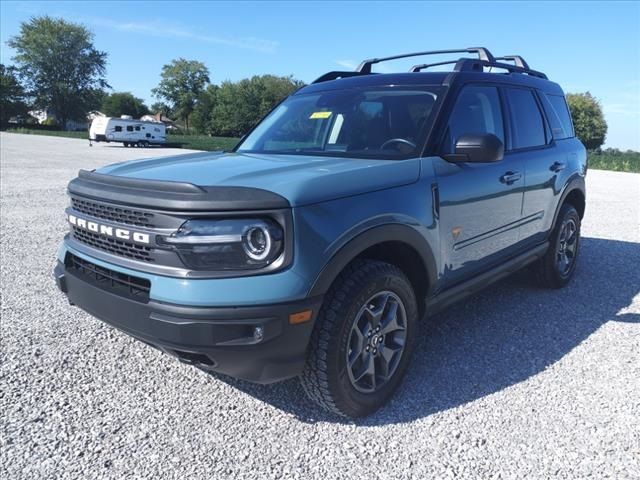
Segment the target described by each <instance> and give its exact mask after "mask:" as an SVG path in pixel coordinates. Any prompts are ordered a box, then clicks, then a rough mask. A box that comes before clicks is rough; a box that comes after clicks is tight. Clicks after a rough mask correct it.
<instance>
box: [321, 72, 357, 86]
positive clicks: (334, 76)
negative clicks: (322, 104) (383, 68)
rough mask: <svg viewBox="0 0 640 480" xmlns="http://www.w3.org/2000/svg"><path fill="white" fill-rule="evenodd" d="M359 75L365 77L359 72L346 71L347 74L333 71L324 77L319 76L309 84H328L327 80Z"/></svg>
mask: <svg viewBox="0 0 640 480" xmlns="http://www.w3.org/2000/svg"><path fill="white" fill-rule="evenodd" d="M360 75H366V73H360V72H354V71H348V72H340V71H333V72H327V73H325V74H324V75H321V76H320V77H318V78H316V79H315V80H314V81H313V82H311V83H321V82H328V81H329V80H336V79H338V78H347V77H357V76H360Z"/></svg>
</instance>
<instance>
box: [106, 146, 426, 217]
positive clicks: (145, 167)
mask: <svg viewBox="0 0 640 480" xmlns="http://www.w3.org/2000/svg"><path fill="white" fill-rule="evenodd" d="M97 172H98V173H102V174H107V175H116V176H121V177H128V178H136V179H145V180H162V181H173V182H187V183H192V184H194V185H198V186H201V187H215V186H224V187H249V188H258V189H262V190H268V191H271V192H274V193H277V194H279V195H281V196H282V197H284V198H286V199H287V200H288V201H289V203H290V204H291V206H293V207H296V206H302V205H308V204H312V203H318V202H323V201H326V200H332V199H336V198H341V197H347V196H352V195H358V194H361V193H367V192H371V191H375V190H382V189H386V188H392V187H396V186H400V185H406V184H409V183H413V182H415V181H417V179H418V177H419V174H420V164H419V162H418V161H415V160H400V161H398V160H370V159H359V158H338V157H326V156H308V155H264V154H245V153H211V152H203V153H194V154H187V155H179V156H172V157H163V158H151V159H147V160H134V161H130V162H124V163H119V164H114V165H110V166H107V167H103V168H101V169H99V170H97Z"/></svg>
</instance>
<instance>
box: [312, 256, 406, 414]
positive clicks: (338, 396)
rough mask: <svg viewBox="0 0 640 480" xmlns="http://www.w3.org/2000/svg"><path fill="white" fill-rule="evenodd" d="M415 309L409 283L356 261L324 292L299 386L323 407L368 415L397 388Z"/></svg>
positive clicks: (390, 270) (385, 267) (395, 272)
mask: <svg viewBox="0 0 640 480" xmlns="http://www.w3.org/2000/svg"><path fill="white" fill-rule="evenodd" d="M417 319H418V308H417V303H416V298H415V294H414V292H413V288H412V287H411V283H410V282H409V280H408V279H407V277H406V276H405V275H404V273H403V272H402V271H401V270H400V269H398V268H397V267H395V266H393V265H390V264H388V263H384V262H379V261H373V260H359V261H356V262H354V263H353V264H351V265H350V266H348V267H347V268H346V269H345V271H344V272H342V273H341V274H340V276H339V277H338V279H337V280H336V282H335V284H334V285H333V286H332V287H331V289H330V291H329V292H328V293H327V296H326V298H325V301H324V304H323V306H322V309H321V310H320V313H319V315H318V318H317V320H316V325H315V327H314V331H313V334H312V337H311V342H310V347H309V354H308V357H307V362H306V365H305V369H304V372H303V374H302V376H301V377H300V378H301V383H302V386H303V388H304V389H305V391H306V392H307V395H308V396H309V397H310V398H311V399H312V400H314V401H315V402H316V403H318V404H319V405H320V406H322V407H323V408H325V409H327V410H330V411H332V412H334V413H337V414H339V415H343V416H347V417H361V416H365V415H369V414H370V413H373V412H374V411H376V410H378V409H379V408H380V407H381V406H383V405H384V404H385V403H386V402H387V401H388V400H389V398H390V397H391V396H392V395H393V393H394V392H395V390H396V389H397V388H398V386H399V385H400V382H401V381H402V377H403V376H404V374H405V372H406V369H407V366H408V364H409V358H410V356H411V352H412V350H413V345H414V339H415V330H416V323H417Z"/></svg>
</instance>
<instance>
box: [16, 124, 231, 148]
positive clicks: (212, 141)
mask: <svg viewBox="0 0 640 480" xmlns="http://www.w3.org/2000/svg"><path fill="white" fill-rule="evenodd" d="M7 131H8V132H11V133H23V134H27V135H47V136H51V137H66V138H82V139H84V140H86V139H87V138H88V133H87V132H65V131H58V130H37V129H33V128H22V127H21V128H12V129H10V130H7ZM239 140H240V139H239V138H233V137H209V136H208V135H168V136H167V143H168V144H169V145H170V146H171V147H177V148H187V149H190V150H206V151H212V150H231V149H232V148H233V147H235V145H236V143H238V141H239Z"/></svg>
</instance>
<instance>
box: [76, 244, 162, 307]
mask: <svg viewBox="0 0 640 480" xmlns="http://www.w3.org/2000/svg"><path fill="white" fill-rule="evenodd" d="M64 264H65V267H66V269H67V272H69V273H70V274H73V275H76V276H78V277H81V278H82V279H84V280H85V281H86V282H88V283H91V284H92V285H94V286H96V287H98V288H100V289H102V290H105V291H108V292H110V293H113V294H116V295H119V296H121V297H126V298H130V299H132V300H135V301H138V302H142V303H148V302H149V292H150V290H151V282H150V281H149V280H146V279H144V278H139V277H134V276H132V275H127V274H125V273H120V272H116V271H114V270H110V269H108V268H104V267H101V266H99V265H96V264H95V263H91V262H89V261H87V260H84V259H82V258H80V257H78V256H76V255H74V254H72V253H69V252H67V255H66V257H65V259H64Z"/></svg>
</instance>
